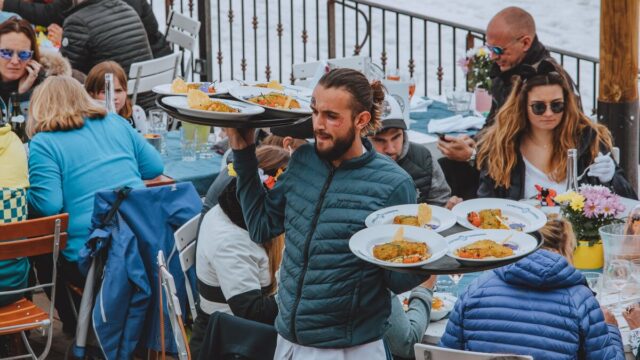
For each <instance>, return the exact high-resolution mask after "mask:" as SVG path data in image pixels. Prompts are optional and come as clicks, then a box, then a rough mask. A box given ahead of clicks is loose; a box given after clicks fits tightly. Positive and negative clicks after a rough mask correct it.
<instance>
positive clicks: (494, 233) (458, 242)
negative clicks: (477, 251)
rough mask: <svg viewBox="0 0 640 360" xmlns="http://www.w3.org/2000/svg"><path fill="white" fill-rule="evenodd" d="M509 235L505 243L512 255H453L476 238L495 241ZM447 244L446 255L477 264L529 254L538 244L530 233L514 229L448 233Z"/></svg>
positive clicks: (465, 262) (469, 263) (470, 263)
mask: <svg viewBox="0 0 640 360" xmlns="http://www.w3.org/2000/svg"><path fill="white" fill-rule="evenodd" d="M509 236H511V238H509V240H508V241H507V242H506V243H505V245H507V246H509V247H511V248H512V249H513V255H511V256H507V257H503V258H494V257H491V258H485V259H465V258H461V257H459V256H456V255H455V252H456V250H458V249H459V248H461V247H463V246H467V245H469V244H471V243H474V242H476V241H478V240H487V239H488V240H493V241H495V242H497V243H500V242H502V241H503V240H504V239H506V238H507V237H509ZM445 239H446V240H447V243H448V245H449V252H448V253H447V255H448V256H450V257H452V258H454V259H456V260H458V261H459V262H460V263H461V264H468V265H478V264H486V263H494V262H501V261H505V260H509V259H513V258H515V257H518V256H521V255H525V254H529V253H531V252H533V251H534V250H535V249H536V247H537V246H538V241H537V240H536V238H534V237H533V236H531V235H530V234H527V233H523V232H520V231H515V230H472V231H463V232H460V233H457V234H453V235H449V236H447V237H446V238H445Z"/></svg>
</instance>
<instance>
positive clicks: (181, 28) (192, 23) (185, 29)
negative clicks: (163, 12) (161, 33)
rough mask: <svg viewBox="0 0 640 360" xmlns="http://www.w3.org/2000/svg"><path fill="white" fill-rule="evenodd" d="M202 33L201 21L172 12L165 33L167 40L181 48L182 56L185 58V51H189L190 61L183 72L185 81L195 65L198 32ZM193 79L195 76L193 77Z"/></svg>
mask: <svg viewBox="0 0 640 360" xmlns="http://www.w3.org/2000/svg"><path fill="white" fill-rule="evenodd" d="M199 31H200V21H198V20H195V19H192V18H190V17H188V16H186V15H182V14H180V13H179V12H175V11H171V13H170V14H169V21H168V23H167V32H166V33H165V39H166V40H167V41H168V42H170V43H172V44H174V45H177V46H178V47H179V48H180V52H181V54H182V56H184V53H185V50H188V51H189V53H190V55H189V61H188V62H187V68H186V70H184V71H183V74H182V75H183V76H184V77H185V79H187V78H188V77H189V74H190V72H191V69H192V67H193V66H192V64H193V54H194V52H195V49H196V44H197V38H198V32H199ZM191 78H193V74H192V76H191Z"/></svg>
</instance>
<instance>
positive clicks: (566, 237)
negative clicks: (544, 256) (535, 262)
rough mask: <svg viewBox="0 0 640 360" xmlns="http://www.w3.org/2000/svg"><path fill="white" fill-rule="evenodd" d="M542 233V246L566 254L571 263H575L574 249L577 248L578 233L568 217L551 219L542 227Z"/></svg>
mask: <svg viewBox="0 0 640 360" xmlns="http://www.w3.org/2000/svg"><path fill="white" fill-rule="evenodd" d="M540 235H542V241H543V244H542V248H543V249H548V250H551V251H554V252H557V253H559V254H560V255H562V256H564V257H565V258H566V259H567V261H568V262H569V264H573V251H574V250H575V248H576V243H577V242H576V235H575V234H574V232H573V226H571V223H570V222H569V221H567V220H566V219H562V218H558V219H554V220H549V221H547V223H546V224H545V225H544V226H543V227H542V228H541V229H540Z"/></svg>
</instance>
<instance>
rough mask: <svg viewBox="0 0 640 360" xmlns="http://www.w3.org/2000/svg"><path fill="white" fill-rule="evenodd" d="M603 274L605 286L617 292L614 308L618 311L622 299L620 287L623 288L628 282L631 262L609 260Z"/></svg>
mask: <svg viewBox="0 0 640 360" xmlns="http://www.w3.org/2000/svg"><path fill="white" fill-rule="evenodd" d="M604 274H605V276H606V277H607V281H606V283H605V284H604V285H605V287H606V288H607V289H609V290H611V291H615V292H616V293H617V294H618V301H617V303H616V306H615V309H616V310H618V311H619V310H620V302H621V301H622V289H624V287H625V286H626V285H627V283H628V282H629V276H630V274H631V264H630V262H629V260H620V259H618V260H611V261H610V262H609V263H608V264H607V265H606V266H605V269H604Z"/></svg>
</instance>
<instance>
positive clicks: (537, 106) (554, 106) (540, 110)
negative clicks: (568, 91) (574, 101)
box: [529, 101, 564, 115]
mask: <svg viewBox="0 0 640 360" xmlns="http://www.w3.org/2000/svg"><path fill="white" fill-rule="evenodd" d="M529 106H531V112H532V113H534V114H536V115H542V114H544V113H545V112H546V111H547V104H545V103H543V102H534V103H533V104H531V105H529ZM548 107H549V108H551V112H553V113H554V114H560V113H561V112H563V111H564V101H554V102H552V103H551V104H549V106H548Z"/></svg>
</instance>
